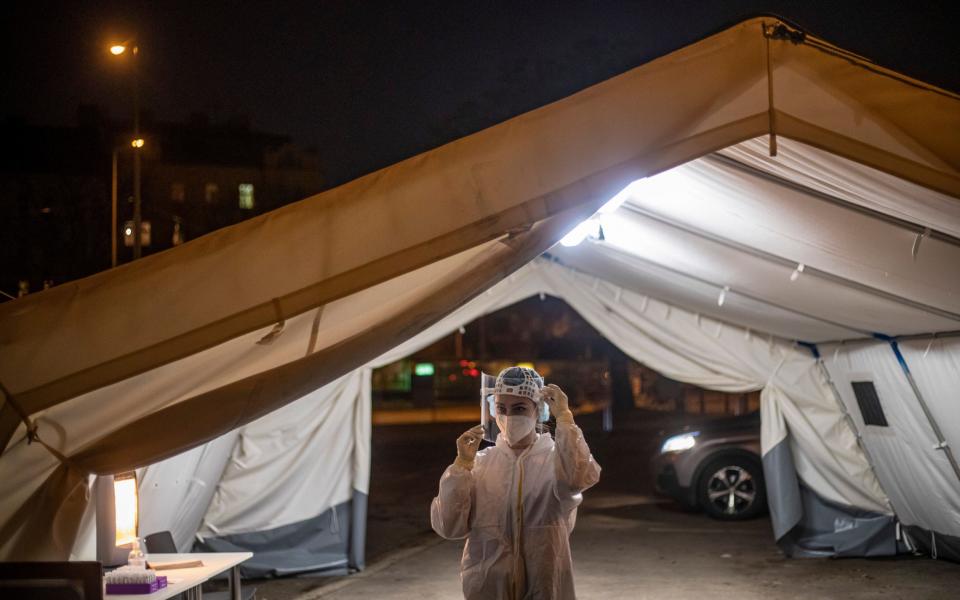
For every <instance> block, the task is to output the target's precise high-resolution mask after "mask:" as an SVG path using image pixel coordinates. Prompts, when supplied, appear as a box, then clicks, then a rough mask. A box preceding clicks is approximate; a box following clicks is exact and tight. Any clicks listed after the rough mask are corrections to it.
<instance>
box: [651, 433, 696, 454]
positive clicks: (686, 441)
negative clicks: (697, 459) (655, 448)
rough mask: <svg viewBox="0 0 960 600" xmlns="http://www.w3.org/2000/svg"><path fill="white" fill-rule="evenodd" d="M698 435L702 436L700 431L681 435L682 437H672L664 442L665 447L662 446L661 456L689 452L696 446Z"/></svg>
mask: <svg viewBox="0 0 960 600" xmlns="http://www.w3.org/2000/svg"><path fill="white" fill-rule="evenodd" d="M698 435H700V432H699V431H690V432H687V433H681V434H680V435H673V436H670V437H668V438H667V439H665V440H664V441H663V445H662V446H660V454H667V453H668V452H683V451H685V450H689V449H690V448H693V447H694V446H695V445H696V443H697V436H698Z"/></svg>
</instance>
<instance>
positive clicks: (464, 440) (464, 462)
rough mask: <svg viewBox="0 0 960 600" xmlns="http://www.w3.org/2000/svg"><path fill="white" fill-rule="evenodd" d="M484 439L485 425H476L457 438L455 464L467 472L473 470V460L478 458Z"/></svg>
mask: <svg viewBox="0 0 960 600" xmlns="http://www.w3.org/2000/svg"><path fill="white" fill-rule="evenodd" d="M482 439H483V425H475V426H473V427H471V428H470V429H468V430H466V431H465V432H463V435H461V436H460V437H458V438H457V459H456V460H455V461H453V464H455V465H460V466H461V467H463V468H464V469H466V470H468V471H469V470H471V469H473V460H474V459H475V458H476V457H477V448H479V447H480V440H482Z"/></svg>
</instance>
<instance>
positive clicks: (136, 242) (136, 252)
mask: <svg viewBox="0 0 960 600" xmlns="http://www.w3.org/2000/svg"><path fill="white" fill-rule="evenodd" d="M127 50H130V53H131V54H132V55H133V59H132V61H133V65H132V70H133V140H132V141H131V142H130V146H131V147H132V148H133V227H134V230H135V231H136V235H134V236H133V258H134V260H136V259H138V258H140V253H141V244H140V227H141V225H140V223H141V221H142V219H141V216H140V150H141V149H142V148H143V146H144V142H143V138H142V137H140V89H139V85H138V82H137V56H138V54H139V53H140V48H139V47H138V46H137V45H136V42H135V41H134V40H128V41H126V42H123V43H121V44H114V45H112V46H110V54H112V55H114V56H121V55H123V54H126V52H127ZM114 164H116V163H114ZM114 202H116V198H115V197H114ZM113 229H114V234H113V235H114V236H116V229H117V228H116V223H114V225H113ZM113 247H114V248H116V242H114V245H113ZM113 262H114V265H116V251H115V250H114V260H113Z"/></svg>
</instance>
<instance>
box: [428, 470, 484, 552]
mask: <svg viewBox="0 0 960 600" xmlns="http://www.w3.org/2000/svg"><path fill="white" fill-rule="evenodd" d="M473 496H474V474H473V473H472V472H471V471H469V470H467V469H465V468H463V467H461V466H460V465H458V464H452V465H450V466H449V467H447V470H446V471H444V472H443V476H441V477H440V491H439V492H438V493H437V497H436V498H434V499H433V502H431V503H430V525H431V526H432V527H433V530H434V531H436V532H437V535H439V536H440V537H443V538H445V539H448V540H458V539H462V538H465V537H467V534H468V533H470V511H471V509H472V507H473Z"/></svg>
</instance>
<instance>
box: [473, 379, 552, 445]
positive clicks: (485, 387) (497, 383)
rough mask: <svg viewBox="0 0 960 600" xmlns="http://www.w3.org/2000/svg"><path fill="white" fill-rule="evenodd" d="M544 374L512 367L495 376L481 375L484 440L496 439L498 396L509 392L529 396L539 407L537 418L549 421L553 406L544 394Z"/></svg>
mask: <svg viewBox="0 0 960 600" xmlns="http://www.w3.org/2000/svg"><path fill="white" fill-rule="evenodd" d="M541 390H543V377H541V376H540V375H539V374H538V373H537V372H536V371H534V370H533V369H528V368H525V367H510V368H507V369H504V370H503V371H501V372H500V374H499V375H497V376H496V377H494V376H493V375H488V374H487V373H482V374H481V376H480V424H481V425H483V439H485V440H487V441H488V442H495V441H496V439H497V434H498V433H499V432H500V429H499V427H497V420H496V418H497V407H496V401H497V395H498V394H510V395H514V396H521V397H524V398H529V399H530V400H532V401H533V403H534V405H536V407H537V421H538V422H540V423H543V422H546V420H547V419H549V418H550V409H549V408H548V407H547V403H546V402H544V401H543V398H542V397H541V394H540V392H541Z"/></svg>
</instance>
